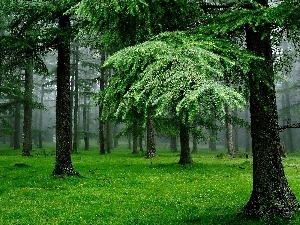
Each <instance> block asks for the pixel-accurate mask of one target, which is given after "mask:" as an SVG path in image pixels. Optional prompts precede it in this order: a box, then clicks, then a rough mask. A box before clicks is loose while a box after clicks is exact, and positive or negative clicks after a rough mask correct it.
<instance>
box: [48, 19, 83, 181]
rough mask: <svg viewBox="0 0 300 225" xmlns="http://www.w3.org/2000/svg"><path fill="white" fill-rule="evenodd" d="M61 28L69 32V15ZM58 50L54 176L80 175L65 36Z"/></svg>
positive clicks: (66, 39) (68, 53)
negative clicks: (73, 139)
mask: <svg viewBox="0 0 300 225" xmlns="http://www.w3.org/2000/svg"><path fill="white" fill-rule="evenodd" d="M59 28H60V29H61V31H64V32H68V30H69V29H70V18H69V16H68V15H63V16H61V17H60V18H59ZM66 36H68V35H66ZM57 50H58V56H57V76H56V80H57V94H56V161H55V168H54V170H53V172H52V174H53V175H78V173H77V172H76V171H75V169H74V168H73V165H72V161H71V142H70V140H71V117H70V112H71V110H70V107H71V105H70V43H69V40H68V38H65V35H64V34H60V35H59V36H58V45H57Z"/></svg>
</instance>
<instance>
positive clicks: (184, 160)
mask: <svg viewBox="0 0 300 225" xmlns="http://www.w3.org/2000/svg"><path fill="white" fill-rule="evenodd" d="M179 138H180V149H181V150H180V160H179V162H178V163H179V164H181V165H186V164H190V163H192V157H191V153H190V139H189V128H188V125H186V124H183V123H181V124H180V126H179Z"/></svg>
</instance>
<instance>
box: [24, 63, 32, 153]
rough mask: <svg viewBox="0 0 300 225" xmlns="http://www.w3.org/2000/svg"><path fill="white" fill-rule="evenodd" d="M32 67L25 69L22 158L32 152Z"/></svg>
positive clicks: (29, 65) (30, 65) (28, 66)
mask: <svg viewBox="0 0 300 225" xmlns="http://www.w3.org/2000/svg"><path fill="white" fill-rule="evenodd" d="M32 91H33V65H32V62H31V63H29V64H28V65H27V66H26V68H25V96H24V97H25V99H24V120H23V149H22V156H30V152H31V150H32V101H33V99H32V96H33V93H32Z"/></svg>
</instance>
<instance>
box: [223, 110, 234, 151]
mask: <svg viewBox="0 0 300 225" xmlns="http://www.w3.org/2000/svg"><path fill="white" fill-rule="evenodd" d="M225 112H226V119H225V125H226V143H227V145H226V146H227V153H228V155H230V156H233V154H234V149H233V136H232V133H233V132H232V131H233V129H232V122H231V111H230V109H229V107H228V106H227V105H225Z"/></svg>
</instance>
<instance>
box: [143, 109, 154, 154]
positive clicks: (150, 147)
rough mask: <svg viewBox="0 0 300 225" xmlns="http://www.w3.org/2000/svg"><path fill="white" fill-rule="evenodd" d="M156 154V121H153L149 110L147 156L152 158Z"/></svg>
mask: <svg viewBox="0 0 300 225" xmlns="http://www.w3.org/2000/svg"><path fill="white" fill-rule="evenodd" d="M155 156H156V149H155V130H154V121H153V115H152V113H151V112H149V113H148V118H147V151H146V155H145V157H146V158H152V157H155Z"/></svg>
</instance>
